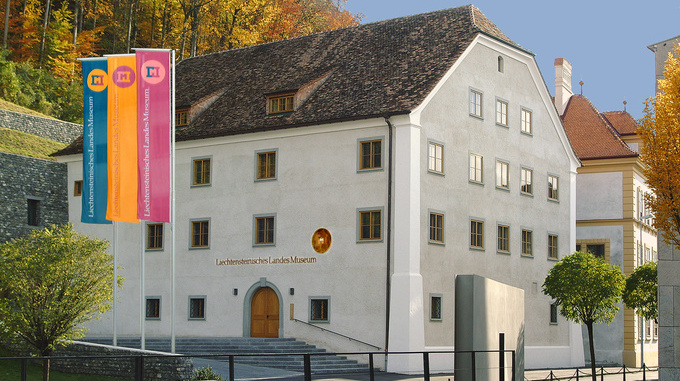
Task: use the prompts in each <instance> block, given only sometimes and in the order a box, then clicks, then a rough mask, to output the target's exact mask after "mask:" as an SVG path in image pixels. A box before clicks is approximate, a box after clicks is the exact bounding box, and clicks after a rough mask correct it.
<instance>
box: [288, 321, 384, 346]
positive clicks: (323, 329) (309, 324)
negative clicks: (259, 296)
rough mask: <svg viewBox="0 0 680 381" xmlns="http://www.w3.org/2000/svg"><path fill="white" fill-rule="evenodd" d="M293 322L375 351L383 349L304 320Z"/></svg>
mask: <svg viewBox="0 0 680 381" xmlns="http://www.w3.org/2000/svg"><path fill="white" fill-rule="evenodd" d="M293 321H296V322H298V323H303V324H307V325H308V326H310V327H314V328H317V329H320V330H322V331H325V332H329V333H332V334H334V335H338V336H341V337H344V338H346V339H348V340H350V341H356V342H357V343H361V344H364V345H367V346H369V347H372V348H375V349H378V350H380V349H382V348H380V347H379V346H377V345H373V344H370V343H367V342H365V341H361V340H358V339H355V338H353V337H349V336H347V335H343V334H342V333H338V332H335V331H331V330H330V329H326V328H323V327H319V326H318V325H314V324H311V323H308V322H306V321H303V320H299V319H293Z"/></svg>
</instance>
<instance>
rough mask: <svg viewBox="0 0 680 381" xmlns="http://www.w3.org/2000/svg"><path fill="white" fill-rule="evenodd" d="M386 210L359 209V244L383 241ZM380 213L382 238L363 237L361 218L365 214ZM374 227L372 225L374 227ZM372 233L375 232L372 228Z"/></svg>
mask: <svg viewBox="0 0 680 381" xmlns="http://www.w3.org/2000/svg"><path fill="white" fill-rule="evenodd" d="M383 211H384V208H383V207H374V208H359V209H357V243H368V242H382V241H383V236H384V234H383V228H384V225H385V224H384V223H383V218H384V215H385V214H384V213H383ZM375 212H378V213H380V229H379V231H380V237H378V238H374V237H373V238H363V236H362V230H363V229H362V227H363V225H361V216H362V214H363V213H375ZM372 226H373V225H370V227H372ZM370 229H371V231H373V229H372V228H370Z"/></svg>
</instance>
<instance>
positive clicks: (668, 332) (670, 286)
mask: <svg viewBox="0 0 680 381" xmlns="http://www.w3.org/2000/svg"><path fill="white" fill-rule="evenodd" d="M658 269H659V380H661V381H664V380H669V381H670V380H679V379H680V284H678V273H679V272H680V251H679V250H677V249H676V248H675V247H674V246H673V245H668V244H666V243H665V242H663V240H661V239H659V267H658Z"/></svg>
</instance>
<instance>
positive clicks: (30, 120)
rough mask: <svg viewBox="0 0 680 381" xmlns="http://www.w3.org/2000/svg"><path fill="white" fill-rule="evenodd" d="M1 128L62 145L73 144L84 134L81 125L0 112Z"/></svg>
mask: <svg viewBox="0 0 680 381" xmlns="http://www.w3.org/2000/svg"><path fill="white" fill-rule="evenodd" d="M0 127H5V128H10V129H12V130H17V131H21V132H25V133H27V134H31V135H36V136H40V137H43V138H46V139H50V140H54V141H57V142H60V143H66V144H69V143H71V142H72V141H73V140H74V139H76V138H77V137H79V136H80V135H82V134H83V126H82V125H81V124H76V123H69V122H64V121H61V120H58V119H51V118H42V117H39V116H34V115H27V114H21V113H18V112H14V111H9V110H0Z"/></svg>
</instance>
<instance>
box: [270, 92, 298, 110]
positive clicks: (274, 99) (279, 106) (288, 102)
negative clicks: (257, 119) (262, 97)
mask: <svg viewBox="0 0 680 381" xmlns="http://www.w3.org/2000/svg"><path fill="white" fill-rule="evenodd" d="M294 95H295V94H292V93H289V94H277V95H272V96H269V97H268V100H269V114H279V113H282V112H290V111H293V110H294V106H293V96H294Z"/></svg>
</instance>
